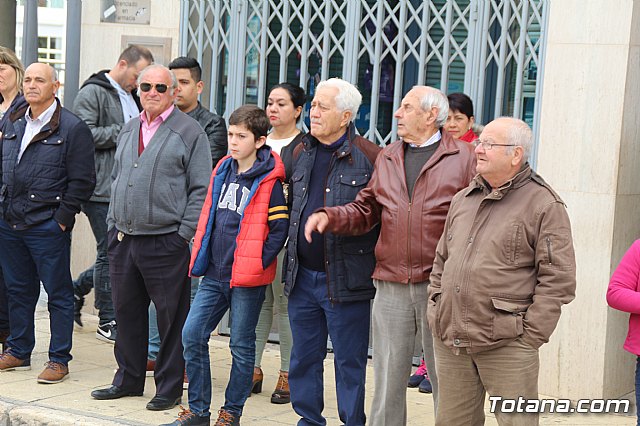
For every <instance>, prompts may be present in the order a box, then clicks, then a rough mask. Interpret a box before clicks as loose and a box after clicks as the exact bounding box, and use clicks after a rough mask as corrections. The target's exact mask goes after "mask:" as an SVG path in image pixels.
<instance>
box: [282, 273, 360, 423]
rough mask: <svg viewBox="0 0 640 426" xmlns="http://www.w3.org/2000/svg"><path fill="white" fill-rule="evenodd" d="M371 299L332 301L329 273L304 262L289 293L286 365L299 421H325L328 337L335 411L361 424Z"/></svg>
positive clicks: (345, 421) (349, 420)
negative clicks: (289, 345) (289, 346)
mask: <svg viewBox="0 0 640 426" xmlns="http://www.w3.org/2000/svg"><path fill="white" fill-rule="evenodd" d="M369 309H370V302H369V300H365V301H361V302H346V303H331V302H330V301H329V296H328V295H327V275H326V274H325V273H324V272H316V271H312V270H309V269H306V268H304V267H302V266H300V267H299V269H298V276H297V278H296V283H295V286H294V287H293V290H292V291H291V294H290V295H289V322H290V323H291V334H292V336H293V347H292V350H291V361H290V365H289V386H290V388H291V404H292V406H293V409H294V410H295V412H296V413H297V414H298V415H299V416H300V417H301V419H300V421H299V422H298V425H299V426H301V425H326V424H327V422H326V419H325V418H324V417H323V416H322V410H323V408H324V397H323V396H324V384H323V382H324V380H323V374H324V359H325V357H326V355H327V336H331V343H332V345H333V355H334V361H333V364H334V369H335V377H336V395H337V400H338V414H339V416H340V420H341V422H342V423H344V424H345V425H346V426H356V425H364V424H365V414H364V390H365V378H366V366H367V350H368V344H369V324H370V314H369Z"/></svg>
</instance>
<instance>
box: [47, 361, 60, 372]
mask: <svg viewBox="0 0 640 426" xmlns="http://www.w3.org/2000/svg"><path fill="white" fill-rule="evenodd" d="M44 367H45V368H46V369H49V370H53V371H61V370H62V367H63V365H62V364H60V363H59V362H55V361H47V362H45V363H44Z"/></svg>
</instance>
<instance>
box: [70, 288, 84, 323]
mask: <svg viewBox="0 0 640 426" xmlns="http://www.w3.org/2000/svg"><path fill="white" fill-rule="evenodd" d="M83 306H84V297H82V296H78V295H77V294H75V293H74V294H73V321H75V323H76V324H77V325H78V327H80V328H82V326H83V324H82V318H80V311H81V310H82V307H83Z"/></svg>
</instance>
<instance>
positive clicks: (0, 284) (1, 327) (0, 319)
mask: <svg viewBox="0 0 640 426" xmlns="http://www.w3.org/2000/svg"><path fill="white" fill-rule="evenodd" d="M0 331H9V300H8V299H7V286H6V285H5V284H4V278H3V275H2V269H1V268H0Z"/></svg>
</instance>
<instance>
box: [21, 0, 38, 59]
mask: <svg viewBox="0 0 640 426" xmlns="http://www.w3.org/2000/svg"><path fill="white" fill-rule="evenodd" d="M34 62H38V0H25V2H24V22H23V24H22V64H23V65H24V67H25V68H26V67H28V66H29V65H31V64H32V63H34Z"/></svg>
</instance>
